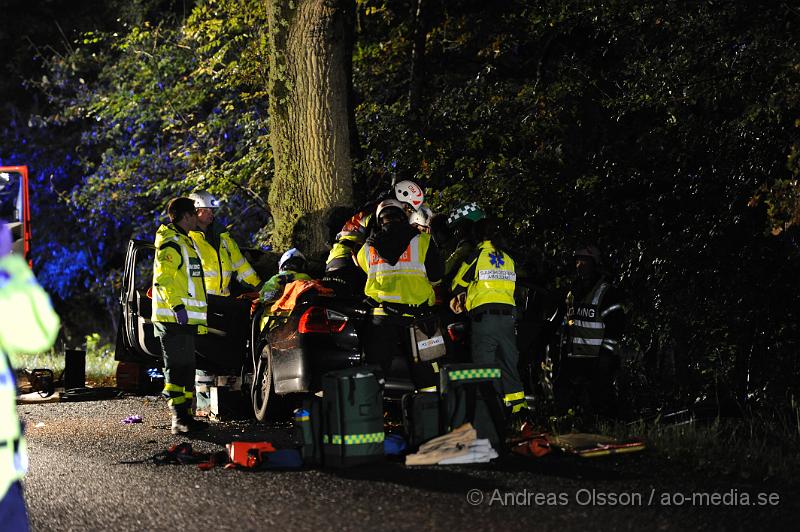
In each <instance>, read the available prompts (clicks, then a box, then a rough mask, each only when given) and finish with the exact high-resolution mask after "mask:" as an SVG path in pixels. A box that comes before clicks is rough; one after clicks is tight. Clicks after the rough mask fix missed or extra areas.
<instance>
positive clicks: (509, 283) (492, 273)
mask: <svg viewBox="0 0 800 532" xmlns="http://www.w3.org/2000/svg"><path fill="white" fill-rule="evenodd" d="M516 282H517V274H516V272H515V270H514V259H512V258H511V256H509V255H508V253H502V252H500V251H499V250H497V249H495V247H494V246H493V245H492V243H491V242H490V241H489V240H484V241H483V242H481V243H480V244H478V247H477V249H476V251H475V253H473V254H472V256H471V257H468V258H467V260H466V261H464V262H462V263H461V267H459V269H458V273H456V276H455V278H454V279H453V285H452V289H453V291H454V292H458V291H459V288H461V289H463V288H466V289H467V300H466V305H465V306H466V309H467V312H470V311H472V310H474V309H476V308H478V307H480V306H481V305H486V304H489V303H494V304H503V305H511V306H514V305H515V304H516V303H515V302H514V286H515V284H516Z"/></svg>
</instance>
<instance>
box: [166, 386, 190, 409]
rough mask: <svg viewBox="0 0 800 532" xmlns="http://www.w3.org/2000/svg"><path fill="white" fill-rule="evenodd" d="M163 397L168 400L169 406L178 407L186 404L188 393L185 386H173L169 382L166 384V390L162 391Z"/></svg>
mask: <svg viewBox="0 0 800 532" xmlns="http://www.w3.org/2000/svg"><path fill="white" fill-rule="evenodd" d="M161 395H163V396H164V398H166V399H167V404H168V405H169V406H178V405H182V404H184V403H185V402H186V392H185V391H184V388H183V386H178V385H177V384H172V383H169V382H165V383H164V389H163V390H161Z"/></svg>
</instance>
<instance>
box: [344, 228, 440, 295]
mask: <svg viewBox="0 0 800 532" xmlns="http://www.w3.org/2000/svg"><path fill="white" fill-rule="evenodd" d="M430 243H431V235H429V234H428V233H421V234H419V235H416V236H415V237H413V238H412V239H411V241H410V242H409V243H408V247H407V248H406V250H405V251H404V252H403V254H402V255H400V258H399V259H398V260H397V262H396V263H395V264H394V265H392V264H389V263H388V262H386V261H385V260H383V259H382V258H381V256H380V255H379V254H378V252H377V250H376V249H375V248H374V247H372V246H370V245H369V244H364V245H363V246H362V247H361V250H359V252H358V255H357V259H358V265H359V266H361V269H363V270H364V271H365V272H367V284H366V286H365V287H364V293H365V294H366V295H367V296H368V297H371V298H372V299H374V300H375V301H378V302H388V303H398V304H401V305H412V306H419V305H433V304H434V303H435V302H436V294H434V292H433V286H432V285H431V282H430V281H429V280H428V276H427V272H426V270H425V257H426V256H427V254H428V248H429V247H430Z"/></svg>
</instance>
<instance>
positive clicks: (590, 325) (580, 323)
mask: <svg viewBox="0 0 800 532" xmlns="http://www.w3.org/2000/svg"><path fill="white" fill-rule="evenodd" d="M574 325H575V326H576V327H586V328H587V329H602V328H604V327H605V325H603V324H602V323H600V322H599V321H584V320H575V321H574Z"/></svg>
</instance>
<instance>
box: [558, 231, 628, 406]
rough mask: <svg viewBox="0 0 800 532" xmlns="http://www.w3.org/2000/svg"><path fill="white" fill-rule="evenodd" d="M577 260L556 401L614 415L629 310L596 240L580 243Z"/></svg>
mask: <svg viewBox="0 0 800 532" xmlns="http://www.w3.org/2000/svg"><path fill="white" fill-rule="evenodd" d="M574 259H575V270H576V274H577V275H576V278H575V281H574V283H573V285H572V287H571V290H570V291H569V293H568V294H567V296H566V301H565V303H566V309H565V312H564V318H563V321H562V329H561V335H560V353H561V356H560V366H561V367H560V368H559V370H558V375H557V377H556V382H555V395H556V402H557V404H558V405H559V407H561V408H562V409H564V410H566V409H568V408H571V407H579V408H580V410H581V411H582V412H583V413H586V414H590V415H592V414H600V415H603V416H613V415H614V414H615V413H616V397H615V392H614V378H615V373H616V371H617V369H618V368H619V352H618V350H619V342H620V339H621V338H622V332H623V329H624V326H625V309H624V307H623V305H622V299H621V297H620V293H619V292H618V291H617V290H616V289H615V288H614V287H613V286H612V284H611V281H610V279H609V278H608V276H607V275H606V273H605V272H604V271H603V260H602V254H601V252H600V249H599V248H598V247H597V246H596V245H582V246H580V247H578V249H576V250H575V253H574Z"/></svg>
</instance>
